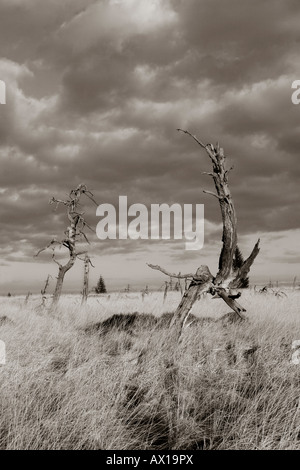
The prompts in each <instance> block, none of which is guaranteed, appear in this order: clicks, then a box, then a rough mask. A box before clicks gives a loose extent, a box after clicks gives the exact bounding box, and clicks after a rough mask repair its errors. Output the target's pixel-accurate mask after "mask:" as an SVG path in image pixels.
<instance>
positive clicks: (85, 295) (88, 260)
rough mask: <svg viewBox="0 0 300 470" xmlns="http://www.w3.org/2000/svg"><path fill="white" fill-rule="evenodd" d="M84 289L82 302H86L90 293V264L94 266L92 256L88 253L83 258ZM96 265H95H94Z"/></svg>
mask: <svg viewBox="0 0 300 470" xmlns="http://www.w3.org/2000/svg"><path fill="white" fill-rule="evenodd" d="M83 262H84V264H83V289H82V299H81V304H84V303H85V302H86V301H87V298H88V295H89V273H90V266H93V264H92V261H91V258H90V257H89V255H88V254H87V253H86V254H85V257H84V260H83ZM93 267H94V266H93Z"/></svg>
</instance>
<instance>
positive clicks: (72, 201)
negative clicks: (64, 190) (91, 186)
mask: <svg viewBox="0 0 300 470" xmlns="http://www.w3.org/2000/svg"><path fill="white" fill-rule="evenodd" d="M82 195H85V196H87V197H88V198H89V199H91V200H92V201H93V202H94V203H95V204H96V205H97V203H96V201H95V200H94V196H93V194H92V193H91V192H90V191H88V189H87V187H86V186H85V185H84V184H80V185H79V186H77V188H76V189H72V190H71V191H70V193H69V197H68V199H67V200H61V199H56V198H54V197H52V198H51V199H50V201H49V204H55V205H56V207H55V209H57V207H58V206H59V205H60V204H62V205H64V206H65V207H66V208H67V216H68V219H69V226H68V227H67V229H66V231H65V232H64V233H65V238H64V239H63V240H62V241H57V240H56V239H53V240H51V242H50V243H49V244H48V245H47V246H46V247H45V248H42V249H41V250H39V251H38V253H37V254H36V255H35V256H38V255H39V254H40V253H41V252H42V251H44V250H46V249H47V248H51V249H52V251H53V254H52V259H53V261H54V262H55V263H56V264H57V265H58V276H57V281H56V286H55V290H54V295H53V302H52V305H56V304H57V302H58V301H59V298H60V295H61V292H62V286H63V282H64V278H65V274H66V273H67V272H68V271H69V270H70V269H71V268H72V267H73V266H74V263H75V261H76V258H77V257H78V256H79V255H82V254H85V253H86V251H81V252H77V251H76V243H77V242H78V241H80V239H84V240H85V241H86V242H87V243H89V241H88V238H87V236H86V234H85V233H84V230H85V228H86V227H88V228H89V229H90V230H92V228H91V227H90V226H89V225H88V224H87V222H86V221H85V219H84V217H83V215H84V213H83V212H79V207H80V199H81V196H82ZM57 247H65V248H67V250H68V256H69V259H68V261H67V263H66V264H65V265H63V264H61V263H60V262H59V261H58V260H57V259H56V258H55V248H57Z"/></svg>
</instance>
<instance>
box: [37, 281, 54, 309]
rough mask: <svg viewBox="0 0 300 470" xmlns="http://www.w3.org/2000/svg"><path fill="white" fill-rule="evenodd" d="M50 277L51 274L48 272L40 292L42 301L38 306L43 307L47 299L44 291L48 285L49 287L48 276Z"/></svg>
mask: <svg viewBox="0 0 300 470" xmlns="http://www.w3.org/2000/svg"><path fill="white" fill-rule="evenodd" d="M51 277H52V276H51V275H50V274H48V277H47V279H46V281H45V285H44V287H43V289H42V290H41V294H42V303H41V305H40V307H45V302H46V299H47V297H46V292H47V289H48V287H49V282H50V278H51Z"/></svg>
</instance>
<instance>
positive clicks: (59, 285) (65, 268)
mask: <svg viewBox="0 0 300 470" xmlns="http://www.w3.org/2000/svg"><path fill="white" fill-rule="evenodd" d="M75 261H76V255H74V256H71V257H70V259H69V261H68V263H67V264H66V265H65V266H62V265H61V264H60V265H59V268H58V276H57V281H56V286H55V290H54V294H53V300H52V305H53V306H55V305H57V303H58V301H59V299H60V296H61V292H62V286H63V283H64V278H65V274H66V273H67V272H68V271H69V269H71V268H72V267H73V265H74V263H75Z"/></svg>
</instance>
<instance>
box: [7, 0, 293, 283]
mask: <svg viewBox="0 0 300 470" xmlns="http://www.w3.org/2000/svg"><path fill="white" fill-rule="evenodd" d="M41 5H42V6H43V7H42V8H41ZM299 8H300V6H299V5H298V3H297V2H296V1H295V0H287V1H286V2H284V3H283V2H281V1H279V0H275V1H274V2H272V4H271V3H270V2H264V3H263V4H262V2H258V0H254V1H252V2H239V1H238V0H229V1H228V2H226V5H223V4H222V5H221V4H220V2H217V1H216V0H209V1H208V0H202V1H201V2H199V1H198V0H197V1H196V0H189V1H188V2H186V1H183V0H168V1H165V0H164V1H162V0H151V1H150V0H139V1H138V0H128V1H126V2H122V1H119V0H110V1H109V0H102V1H92V0H90V1H83V0H72V1H69V0H67V1H64V2H61V1H58V0H55V1H53V2H47V3H45V2H43V3H41V1H40V0H29V1H28V2H26V3H24V2H19V1H17V0H14V1H10V2H8V1H3V2H1V6H0V15H1V25H2V26H1V28H0V43H1V47H2V50H3V57H4V59H1V60H0V78H1V79H2V80H5V82H6V84H7V104H6V105H5V106H2V105H1V108H0V111H1V113H0V158H1V174H0V197H1V207H0V215H1V221H2V225H1V234H2V248H1V249H2V251H1V253H2V258H3V260H8V262H12V260H13V259H14V258H15V259H16V257H17V258H18V259H19V260H22V259H23V261H25V260H27V261H28V260H29V259H31V256H32V254H33V253H35V252H36V251H37V249H39V248H40V247H41V246H44V245H45V244H46V243H47V241H48V239H49V238H51V236H52V235H53V234H56V236H57V237H58V238H60V236H62V234H63V231H64V229H65V224H66V220H65V215H64V213H63V211H58V212H57V213H56V214H54V213H53V212H52V208H51V207H50V206H48V200H49V198H50V197H52V196H53V195H54V196H57V197H61V198H63V197H65V196H66V193H68V191H69V190H70V189H71V188H73V187H76V186H77V185H78V184H79V183H81V182H85V183H86V184H87V185H88V187H89V188H91V189H92V190H93V192H94V193H95V197H96V199H97V201H99V203H102V202H109V203H114V204H116V203H117V200H118V196H119V195H128V198H129V200H130V203H134V202H139V203H143V204H146V205H147V207H149V205H150V204H151V203H162V202H166V203H168V204H172V203H174V202H178V203H181V204H184V203H192V204H196V203H198V204H205V220H206V221H207V226H208V227H211V226H214V227H218V229H215V230H211V229H208V230H207V239H206V244H205V250H207V253H208V255H207V256H208V261H209V262H213V258H214V256H215V257H216V258H217V257H218V251H219V248H220V238H221V228H220V221H221V217H220V209H219V206H218V204H217V201H216V200H215V199H214V198H212V197H210V196H207V195H205V194H204V193H203V189H210V190H212V189H213V182H212V180H211V178H209V177H208V176H205V175H202V174H201V172H203V171H209V170H210V169H211V163H210V160H209V158H208V157H207V155H206V154H205V152H204V151H203V150H202V149H200V147H199V146H197V145H196V143H195V142H194V141H192V140H191V139H189V138H188V137H187V136H185V135H182V134H179V133H178V132H177V131H176V128H178V127H182V128H189V129H190V130H191V131H192V132H193V133H195V134H197V135H198V136H199V137H200V138H201V139H203V140H204V141H205V142H210V141H211V142H213V143H214V142H216V141H217V140H218V141H219V142H220V143H221V146H223V147H224V149H225V153H226V155H227V161H228V167H231V166H232V164H234V170H233V171H232V172H230V176H229V177H230V187H231V190H232V194H233V197H234V201H235V205H236V209H237V216H238V224H239V225H238V228H239V234H240V238H241V240H246V242H245V245H244V250H245V251H248V252H249V251H251V248H252V244H253V238H251V242H250V239H249V240H248V238H247V236H248V235H249V236H250V237H251V236H252V237H254V236H255V238H256V236H257V234H258V233H259V232H261V233H262V234H265V236H266V237H268V235H266V234H270V236H273V235H274V234H276V233H285V234H286V237H287V238H288V237H289V235H288V233H290V234H293V233H294V231H295V230H296V229H297V228H298V227H299V223H298V221H297V218H296V217H295V214H296V213H297V211H298V207H299V203H300V200H299V191H298V187H299V173H300V171H299V168H300V167H299V164H298V151H299V150H298V147H299V145H298V135H299V108H298V107H297V106H295V105H293V104H292V102H291V83H292V81H293V80H295V79H297V78H299V77H298V76H297V74H298V69H297V61H298V59H297V57H298V50H297V48H298V43H299V39H300V38H299V34H300V33H299V28H298V24H297V21H296V18H297V11H298V10H299ZM233 12H234V14H233ZM86 210H87V217H89V220H90V221H91V223H92V224H94V225H95V224H96V222H97V220H96V216H95V211H94V208H93V207H91V206H89V205H88V204H86ZM209 224H211V225H209ZM91 238H92V242H93V243H94V244H93V247H92V248H91V249H92V250H95V253H97V256H98V254H100V253H101V250H103V251H102V253H103V254H105V256H109V255H110V256H113V257H114V259H115V260H116V262H117V259H118V256H119V257H120V258H119V260H120V263H121V264H122V263H126V256H135V253H138V256H140V257H141V258H139V259H142V256H143V254H144V256H145V255H148V245H147V244H145V243H135V242H126V243H124V244H122V243H121V242H114V243H113V242H110V243H107V244H105V247H104V246H101V247H100V243H97V240H96V239H95V238H93V236H92V237H91ZM21 240H23V241H22V242H21ZM247 240H248V241H247ZM255 241H256V240H255ZM255 241H254V243H255ZM290 244H291V246H295V247H296V239H295V238H294V237H291V240H290ZM149 246H150V247H151V249H152V246H154V245H152V244H151V243H150V244H149ZM171 246H172V249H171V248H170V246H169V245H168V246H167V245H166V248H165V253H167V255H166V258H165V260H166V262H167V263H170V264H171V263H172V262H173V261H174V260H176V262H179V263H181V266H182V265H183V262H184V260H186V262H187V263H190V262H192V261H194V263H195V267H196V265H197V263H198V260H196V257H195V256H194V255H193V254H190V253H186V252H185V251H183V250H182V246H181V245H179V244H173V245H172V244H171ZM271 246H272V247H273V248H272V250H273V255H274V256H275V255H276V256H277V255H278V254H277V251H278V250H277V249H276V247H275V245H274V244H271ZM281 249H282V253H283V254H282V255H281V259H282V260H285V261H286V264H287V265H292V264H294V265H295V263H290V259H291V256H290V255H288V254H286V253H285V251H284V249H283V247H281ZM295 250H296V248H295ZM202 252H203V253H201V257H203V256H206V255H204V251H203V250H202ZM43 256H44V255H43ZM260 256H262V257H263V258H262V259H266V258H264V256H265V255H264V254H263V250H261V254H260ZM278 256H279V255H278ZM168 257H169V258H168ZM42 259H44V258H42ZM293 259H296V257H295V258H293ZM150 261H151V260H150ZM4 262H5V261H4ZM282 262H283V261H282ZM39 263H41V261H39ZM268 263H271V255H270V257H269V258H268V261H266V263H265V264H266V266H265V271H267V270H268ZM295 266H296V265H295ZM276 269H278V270H279V271H280V265H279V267H278V268H276ZM295 269H296V268H295ZM286 273H287V271H286V270H285V271H284V274H285V275H286Z"/></svg>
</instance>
